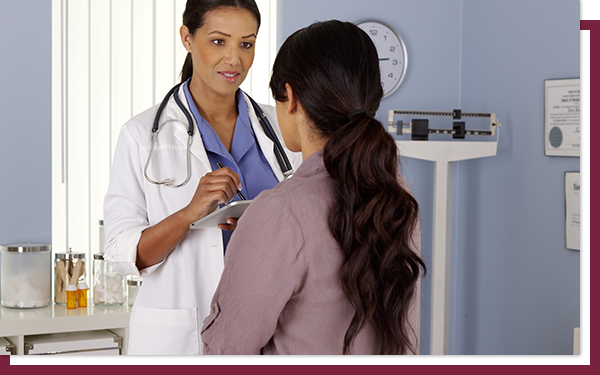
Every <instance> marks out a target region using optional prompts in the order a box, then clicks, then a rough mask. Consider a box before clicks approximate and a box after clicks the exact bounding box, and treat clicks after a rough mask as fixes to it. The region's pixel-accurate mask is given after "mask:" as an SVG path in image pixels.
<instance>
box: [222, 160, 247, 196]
mask: <svg viewBox="0 0 600 375" xmlns="http://www.w3.org/2000/svg"><path fill="white" fill-rule="evenodd" d="M217 167H219V169H221V168H225V166H224V165H223V163H217ZM237 195H238V197H240V199H241V200H243V201H245V200H246V197H244V194H242V192H241V191H239V190H237Z"/></svg>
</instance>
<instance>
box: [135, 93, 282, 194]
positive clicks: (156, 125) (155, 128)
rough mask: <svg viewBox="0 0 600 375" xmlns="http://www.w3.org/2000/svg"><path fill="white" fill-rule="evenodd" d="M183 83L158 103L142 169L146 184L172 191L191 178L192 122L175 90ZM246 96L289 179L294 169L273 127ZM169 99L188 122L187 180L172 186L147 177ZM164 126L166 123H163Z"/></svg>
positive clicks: (188, 112)
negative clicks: (148, 147) (161, 186)
mask: <svg viewBox="0 0 600 375" xmlns="http://www.w3.org/2000/svg"><path fill="white" fill-rule="evenodd" d="M184 83H185V82H182V83H179V84H177V85H176V86H175V87H173V88H172V89H171V90H170V91H169V92H168V93H167V95H166V96H165V98H164V99H163V101H162V103H160V106H159V107H158V112H157V113H156V116H155V117H154V123H153V125H152V145H151V147H150V154H149V155H148V160H147V161H146V166H145V167H144V177H145V178H146V180H148V182H150V183H151V184H154V185H163V186H166V187H170V188H174V189H177V188H180V187H182V186H185V185H187V183H188V182H190V179H191V178H192V164H191V148H192V142H193V141H192V140H193V136H194V120H193V119H192V115H191V114H190V111H188V109H187V108H186V107H185V106H184V105H183V103H182V102H181V99H180V98H179V95H177V94H176V92H177V90H179V88H180V87H181V85H183V84H184ZM246 96H247V97H248V99H249V100H250V103H251V104H252V107H253V108H254V112H255V113H256V117H258V120H259V122H260V125H261V126H262V128H263V131H264V132H265V134H266V135H267V137H268V138H269V139H270V140H271V141H272V142H273V144H274V147H273V151H274V153H275V158H276V159H277V163H278V164H279V167H280V168H281V171H282V172H283V176H284V178H288V177H290V176H291V175H292V174H294V169H293V168H292V164H291V163H290V160H289V159H288V157H287V155H286V154H285V151H284V149H283V146H282V145H281V142H279V139H278V138H277V134H275V131H274V130H273V127H272V126H271V123H270V122H269V119H268V118H267V115H265V113H264V111H263V110H262V108H260V106H259V105H258V103H256V102H255V101H254V99H252V98H251V97H250V96H248V95H246ZM171 97H173V99H175V103H177V106H178V107H179V109H181V111H182V112H183V114H184V115H185V117H186V118H187V121H188V142H187V178H186V179H185V181H184V182H182V183H181V184H179V185H174V184H173V180H172V179H170V178H167V179H164V180H162V181H160V182H158V181H154V180H153V179H151V178H150V177H149V176H148V166H149V165H150V160H151V159H152V154H153V152H154V146H155V145H156V138H157V136H158V131H159V122H160V118H161V117H162V113H163V112H164V110H165V107H166V106H167V104H168V103H169V100H170V99H171ZM175 121H177V120H174V119H173V120H170V121H168V122H175ZM165 124H166V122H165ZM163 125H164V124H163Z"/></svg>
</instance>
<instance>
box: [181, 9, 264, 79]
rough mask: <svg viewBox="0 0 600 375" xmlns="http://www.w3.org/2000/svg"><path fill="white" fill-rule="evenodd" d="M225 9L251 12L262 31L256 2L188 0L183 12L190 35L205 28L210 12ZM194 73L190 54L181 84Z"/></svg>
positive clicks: (185, 64) (184, 23) (183, 69)
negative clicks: (207, 15) (230, 8)
mask: <svg viewBox="0 0 600 375" xmlns="http://www.w3.org/2000/svg"><path fill="white" fill-rule="evenodd" d="M224 7H232V8H236V9H244V10H247V11H249V12H250V13H252V14H253V15H254V16H255V17H256V21H257V22H258V28H259V29H260V22H261V18H260V11H259V10H258V6H257V5H256V2H255V1H254V0H188V1H187V2H186V4H185V11H184V12H183V25H184V26H187V28H188V29H189V30H190V34H192V35H194V34H196V31H197V30H198V29H199V28H201V27H202V26H204V23H205V21H206V14H207V13H208V12H210V11H212V10H216V9H219V8H224ZM257 31H258V30H257ZM193 73H194V63H193V61H192V54H191V53H188V54H187V57H186V58H185V62H184V63H183V68H182V69H181V82H185V81H187V80H188V79H189V78H190V77H191V76H192V74H193Z"/></svg>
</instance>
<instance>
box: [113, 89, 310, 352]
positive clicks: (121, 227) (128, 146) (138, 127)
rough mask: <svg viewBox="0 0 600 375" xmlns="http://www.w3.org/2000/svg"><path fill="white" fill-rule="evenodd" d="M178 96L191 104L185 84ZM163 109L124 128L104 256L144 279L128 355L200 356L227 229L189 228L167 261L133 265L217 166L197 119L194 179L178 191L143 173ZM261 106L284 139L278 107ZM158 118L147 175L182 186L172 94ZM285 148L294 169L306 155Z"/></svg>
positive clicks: (263, 139) (182, 133)
mask: <svg viewBox="0 0 600 375" xmlns="http://www.w3.org/2000/svg"><path fill="white" fill-rule="evenodd" d="M179 97H180V98H182V101H183V103H184V104H185V105H186V106H187V101H186V100H185V94H184V92H183V88H180V89H179ZM246 103H247V106H248V113H249V116H250V120H251V123H252V127H253V129H254V133H255V135H256V138H257V140H258V143H259V145H260V148H261V150H262V152H263V154H264V155H265V157H266V159H267V161H268V162H269V163H270V165H271V168H272V169H273V171H274V172H275V175H276V176H277V178H278V179H279V180H280V181H281V180H283V174H282V172H281V169H280V167H279V164H278V163H277V159H276V158H275V155H274V152H273V142H272V141H271V140H270V139H269V138H268V137H267V136H266V135H265V133H264V131H263V130H262V127H261V125H260V123H259V121H258V119H257V117H256V114H255V112H254V110H253V108H252V105H251V104H250V102H249V101H248V99H247V98H246ZM157 108H158V107H154V108H152V109H150V110H148V111H146V112H144V113H142V114H140V115H138V116H136V117H134V118H133V119H131V120H130V121H129V122H127V123H126V124H125V125H124V126H123V128H122V130H121V134H120V136H119V140H118V143H117V147H116V150H115V155H114V161H113V168H112V172H111V178H110V185H109V188H108V192H107V194H106V198H105V203H104V222H105V230H106V238H107V243H106V247H105V259H107V260H108V261H109V262H111V263H112V264H113V266H114V267H115V269H116V270H117V271H118V272H119V273H120V274H122V275H138V276H142V277H144V282H143V285H142V288H141V290H140V292H139V295H138V296H137V298H136V301H135V305H134V307H133V309H132V312H131V318H130V319H131V320H130V328H129V346H128V354H131V355H194V354H202V341H201V338H200V329H201V328H202V323H203V321H204V318H205V317H206V316H208V314H209V312H210V311H209V310H210V302H211V299H212V297H213V294H214V291H215V290H216V288H217V284H218V282H219V279H220V276H221V273H222V271H223V237H222V234H221V230H220V229H218V228H214V229H195V230H191V231H190V232H189V233H188V234H187V235H186V237H185V238H184V239H183V240H182V241H181V243H180V244H179V245H178V246H177V247H176V248H175V250H173V252H172V253H171V254H169V256H168V257H167V258H166V259H165V260H164V261H163V262H162V263H160V264H157V265H155V266H152V267H149V268H147V269H144V270H138V269H137V267H136V266H135V262H136V252H137V245H138V243H139V240H140V237H141V234H142V232H143V231H144V230H145V229H146V228H148V227H150V226H153V225H155V224H157V223H158V222H160V221H162V220H163V219H165V218H166V217H168V216H170V215H171V214H173V213H174V212H176V211H178V210H180V209H182V208H183V207H185V206H186V205H187V204H188V203H189V202H190V200H191V198H192V196H193V195H194V193H195V191H196V188H197V186H198V182H199V181H200V178H201V177H202V176H204V175H205V174H206V173H208V172H211V171H212V169H211V166H210V163H209V160H208V156H207V154H206V151H205V149H204V145H203V143H202V139H201V137H200V134H199V131H198V128H197V126H196V124H195V128H194V137H193V145H192V148H191V152H192V157H191V165H192V176H191V180H190V181H189V183H188V184H187V185H185V186H184V187H181V188H178V189H173V188H168V187H164V186H156V185H153V184H150V183H149V182H148V181H147V180H146V179H145V177H144V174H143V171H144V167H145V163H146V160H147V159H148V154H149V152H150V145H151V129H152V123H153V120H154V117H155V114H156V112H157ZM262 108H263V110H264V111H265V114H266V115H267V116H268V118H269V120H270V122H271V124H272V125H273V128H274V130H275V132H276V133H277V134H278V136H279V137H280V140H281V143H282V145H283V144H284V143H283V140H282V138H281V132H280V130H279V126H278V124H277V121H276V113H275V109H274V108H273V107H271V106H263V107H262ZM173 120H176V121H173ZM194 120H195V119H194ZM160 124H162V125H161V128H160V131H159V134H158V144H157V145H156V146H155V149H154V152H153V155H152V160H151V162H150V167H149V169H148V175H149V176H150V177H151V178H152V179H154V180H155V181H162V180H163V179H165V178H167V177H170V178H173V179H174V183H175V184H179V183H181V182H182V181H184V179H185V178H186V176H187V161H186V160H187V159H186V157H187V156H186V154H187V142H188V134H187V130H188V125H187V120H186V118H185V115H184V114H183V113H182V111H181V110H180V109H179V108H178V107H177V104H176V103H175V101H174V99H173V98H171V100H170V102H169V104H168V105H167V107H166V108H165V110H164V112H163V116H162V118H161V121H160ZM286 153H287V154H288V157H289V159H290V161H291V163H292V165H293V166H294V170H295V169H296V168H297V167H298V166H299V165H300V163H301V161H302V156H301V154H299V153H292V152H290V151H288V150H287V149H286Z"/></svg>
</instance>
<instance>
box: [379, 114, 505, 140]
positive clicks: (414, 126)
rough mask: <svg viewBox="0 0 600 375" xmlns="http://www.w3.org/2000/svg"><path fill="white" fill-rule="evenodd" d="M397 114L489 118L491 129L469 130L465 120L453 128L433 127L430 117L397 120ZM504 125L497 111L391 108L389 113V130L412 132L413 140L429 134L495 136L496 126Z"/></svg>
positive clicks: (391, 131) (398, 133)
mask: <svg viewBox="0 0 600 375" xmlns="http://www.w3.org/2000/svg"><path fill="white" fill-rule="evenodd" d="M395 116H412V117H417V116H419V117H452V119H453V120H462V119H463V118H489V119H490V129H489V130H469V129H467V128H466V123H465V122H464V121H455V122H453V124H452V129H432V128H430V127H429V120H428V119H413V120H412V122H408V123H406V122H403V121H396V120H395ZM500 126H502V124H501V123H500V122H499V121H498V119H497V117H496V114H495V113H466V112H465V113H463V112H462V111H461V110H460V109H455V110H454V111H452V112H434V111H427V112H424V111H399V110H391V111H390V113H389V121H388V131H389V132H390V133H393V134H397V135H404V134H412V140H413V141H428V140H429V134H445V135H452V138H454V139H465V137H466V136H467V135H470V136H484V137H493V136H495V135H496V128H498V127H500Z"/></svg>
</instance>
